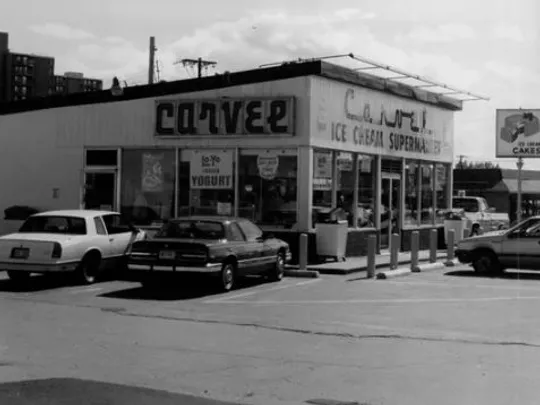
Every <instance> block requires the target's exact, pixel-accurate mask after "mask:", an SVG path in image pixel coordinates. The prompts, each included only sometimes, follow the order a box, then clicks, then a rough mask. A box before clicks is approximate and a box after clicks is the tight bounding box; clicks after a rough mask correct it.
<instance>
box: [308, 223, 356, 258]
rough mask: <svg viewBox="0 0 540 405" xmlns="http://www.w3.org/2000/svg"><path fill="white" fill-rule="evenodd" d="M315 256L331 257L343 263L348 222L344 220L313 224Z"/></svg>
mask: <svg viewBox="0 0 540 405" xmlns="http://www.w3.org/2000/svg"><path fill="white" fill-rule="evenodd" d="M315 234H316V241H317V256H319V258H327V257H332V258H334V260H335V261H336V262H337V261H345V252H346V250H347V236H348V234H349V222H348V221H345V220H337V221H325V222H317V224H315Z"/></svg>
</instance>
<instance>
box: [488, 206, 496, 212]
mask: <svg viewBox="0 0 540 405" xmlns="http://www.w3.org/2000/svg"><path fill="white" fill-rule="evenodd" d="M486 212H495V207H489V208H488V209H487V210H486Z"/></svg>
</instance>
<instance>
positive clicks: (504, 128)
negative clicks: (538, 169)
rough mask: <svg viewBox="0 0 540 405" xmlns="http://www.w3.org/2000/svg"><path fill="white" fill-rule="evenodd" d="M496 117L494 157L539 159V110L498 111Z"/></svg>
mask: <svg viewBox="0 0 540 405" xmlns="http://www.w3.org/2000/svg"><path fill="white" fill-rule="evenodd" d="M496 116H497V118H496V120H497V122H496V127H495V128H496V131H497V141H496V152H495V155H496V157H498V158H508V157H540V109H537V110H526V109H509V110H502V109H499V110H497V115H496Z"/></svg>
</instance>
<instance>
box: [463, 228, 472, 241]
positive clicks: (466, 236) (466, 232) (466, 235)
mask: <svg viewBox="0 0 540 405" xmlns="http://www.w3.org/2000/svg"><path fill="white" fill-rule="evenodd" d="M470 233H471V231H469V230H468V229H467V228H465V229H464V230H463V239H467V238H468V237H469V234H470Z"/></svg>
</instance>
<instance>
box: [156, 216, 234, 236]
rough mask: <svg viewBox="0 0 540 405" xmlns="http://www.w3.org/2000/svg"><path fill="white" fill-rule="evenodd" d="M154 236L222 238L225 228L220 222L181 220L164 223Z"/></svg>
mask: <svg viewBox="0 0 540 405" xmlns="http://www.w3.org/2000/svg"><path fill="white" fill-rule="evenodd" d="M155 237H156V238H181V239H224V238H225V229H224V228H223V225H222V224H221V223H220V222H214V221H195V220H182V221H171V222H169V223H167V224H165V225H164V226H163V227H162V228H161V229H160V230H159V231H158V233H157V234H156V236H155Z"/></svg>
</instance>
